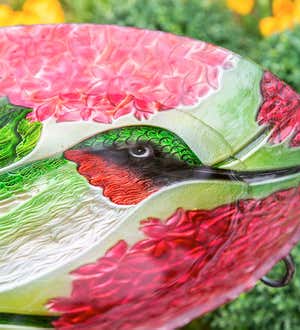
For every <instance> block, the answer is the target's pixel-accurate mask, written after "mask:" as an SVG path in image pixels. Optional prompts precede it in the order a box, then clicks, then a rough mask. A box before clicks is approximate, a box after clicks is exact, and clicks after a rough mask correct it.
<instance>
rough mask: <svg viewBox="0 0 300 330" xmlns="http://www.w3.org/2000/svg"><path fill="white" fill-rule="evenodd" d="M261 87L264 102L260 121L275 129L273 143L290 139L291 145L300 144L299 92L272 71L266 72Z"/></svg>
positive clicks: (296, 145) (260, 112)
mask: <svg viewBox="0 0 300 330" xmlns="http://www.w3.org/2000/svg"><path fill="white" fill-rule="evenodd" d="M261 88H262V95H263V104H262V106H261V108H260V110H259V113H258V123H259V124H260V125H262V124H264V125H268V126H270V127H271V128H272V129H273V132H272V136H271V141H272V142H273V143H280V142H282V141H284V140H287V139H288V140H289V145H290V146H292V147H298V146H300V96H299V94H297V93H296V92H295V91H294V90H293V89H292V88H291V87H289V86H288V85H287V84H285V83H284V82H282V81H281V80H279V79H278V78H277V77H275V76H274V75H273V74H272V73H270V72H265V74H264V77H263V80H262V83H261Z"/></svg>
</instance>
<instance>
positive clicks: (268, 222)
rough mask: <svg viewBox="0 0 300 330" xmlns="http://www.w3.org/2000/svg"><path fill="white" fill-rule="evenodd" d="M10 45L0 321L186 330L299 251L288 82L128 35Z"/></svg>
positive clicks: (64, 29)
mask: <svg viewBox="0 0 300 330" xmlns="http://www.w3.org/2000/svg"><path fill="white" fill-rule="evenodd" d="M0 40H1V42H2V44H5V50H3V53H1V60H2V62H3V63H4V64H3V65H4V66H3V67H5V70H3V72H2V74H1V77H0V95H1V96H2V100H1V102H0V251H1V253H0V323H1V317H2V318H3V319H4V318H6V319H7V318H11V320H14V319H17V322H19V325H22V326H26V325H28V324H31V325H32V322H33V321H32V320H33V319H32V316H34V319H35V320H36V323H35V324H36V326H38V324H42V325H43V326H48V327H54V328H56V329H59V330H63V329H74V330H76V329H79V328H84V329H88V330H93V329H97V330H99V329H124V330H125V329H149V328H166V329H171V328H175V327H178V326H181V325H182V324H183V323H186V322H187V321H189V320H190V319H192V318H193V317H196V316H198V315H201V314H203V313H205V312H207V311H209V310H212V309H214V308H216V307H217V306H219V305H220V304H223V303H225V302H226V301H228V300H231V299H233V298H234V297H236V296H237V295H238V294H239V293H241V292H243V291H245V290H248V289H250V288H251V287H252V286H253V285H254V284H255V282H256V281H257V280H258V279H259V278H261V277H262V276H263V275H264V274H265V273H266V272H267V271H268V270H269V269H270V268H271V267H272V266H273V265H274V264H275V263H276V262H277V261H278V260H279V259H280V258H282V257H283V256H285V255H286V254H287V252H288V251H289V250H290V248H291V247H292V246H293V244H295V243H296V241H298V239H299V237H300V233H299V215H300V209H299V206H298V205H299V196H300V194H299V182H300V176H299V155H300V148H299V141H300V140H299V136H300V125H299V111H300V110H299V109H300V97H299V95H298V94H297V93H296V92H295V91H293V90H292V88H290V87H289V86H288V85H286V84H285V83H283V82H282V81H280V80H279V79H278V78H277V77H275V76H274V75H272V74H271V73H269V72H265V71H263V70H262V69H261V68H260V67H258V66H256V65H255V64H253V63H251V62H249V61H247V60H244V59H242V58H241V57H239V56H238V55H235V54H233V53H231V52H230V51H227V50H225V49H222V48H219V47H216V46H213V45H210V44H207V43H204V42H200V41H195V40H191V39H188V38H183V37H178V36H174V35H170V34H165V33H161V32H154V31H146V30H137V29H132V28H120V27H115V26H97V25H72V24H71V25H59V26H47V25H46V26H34V27H16V28H8V29H2V30H0ZM274 256H276V257H274ZM33 298H34V299H33ZM27 315H30V316H27ZM41 315H43V316H41ZM12 322H15V321H12Z"/></svg>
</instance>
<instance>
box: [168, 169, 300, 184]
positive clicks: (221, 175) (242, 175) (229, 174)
mask: <svg viewBox="0 0 300 330" xmlns="http://www.w3.org/2000/svg"><path fill="white" fill-rule="evenodd" d="M297 173H300V166H294V167H288V168H282V169H273V170H266V171H263V170H261V171H236V170H227V169H219V168H214V167H208V166H200V167H195V168H189V169H186V168H184V169H178V170H172V171H169V172H167V173H164V175H166V176H167V177H168V178H169V179H170V181H173V182H174V181H188V180H201V181H203V180H205V181H210V180H221V181H227V180H229V181H238V182H243V183H247V184H251V183H257V182H261V181H269V180H274V179H280V178H282V177H286V176H289V175H293V174H297Z"/></svg>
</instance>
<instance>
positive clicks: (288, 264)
mask: <svg viewBox="0 0 300 330" xmlns="http://www.w3.org/2000/svg"><path fill="white" fill-rule="evenodd" d="M280 261H283V262H284V265H285V268H286V271H285V274H284V276H283V277H282V278H281V279H278V280H273V279H270V278H269V277H267V276H264V277H263V278H262V279H261V281H262V282H263V283H264V284H266V285H267V286H270V287H272V288H282V287H285V286H287V285H289V284H290V282H291V281H292V279H293V277H294V274H295V264H294V260H293V257H292V256H291V255H290V254H289V255H287V256H286V257H285V258H283V259H281V260H280Z"/></svg>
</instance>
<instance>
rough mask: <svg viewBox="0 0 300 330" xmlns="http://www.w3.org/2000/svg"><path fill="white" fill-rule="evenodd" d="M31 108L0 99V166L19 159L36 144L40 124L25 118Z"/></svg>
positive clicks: (40, 127) (39, 132) (39, 133)
mask: <svg viewBox="0 0 300 330" xmlns="http://www.w3.org/2000/svg"><path fill="white" fill-rule="evenodd" d="M30 112H31V109H28V108H24V107H19V106H16V105H13V104H10V103H9V101H8V100H7V99H2V100H1V101H0V168H1V167H5V166H8V165H10V164H12V163H14V162H17V161H19V160H20V159H22V158H23V157H25V156H26V155H28V154H29V153H30V152H31V151H32V150H33V149H34V148H35V146H36V145H37V142H38V140H39V138H40V135H41V130H42V125H41V123H39V122H31V121H30V120H28V119H26V117H27V115H28V114H29V113H30Z"/></svg>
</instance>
